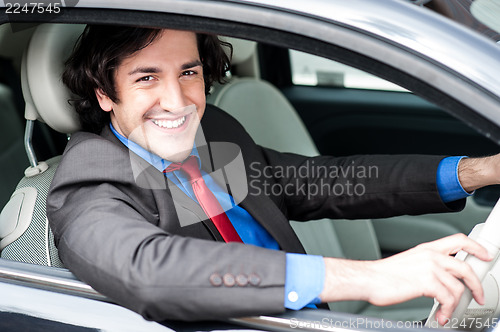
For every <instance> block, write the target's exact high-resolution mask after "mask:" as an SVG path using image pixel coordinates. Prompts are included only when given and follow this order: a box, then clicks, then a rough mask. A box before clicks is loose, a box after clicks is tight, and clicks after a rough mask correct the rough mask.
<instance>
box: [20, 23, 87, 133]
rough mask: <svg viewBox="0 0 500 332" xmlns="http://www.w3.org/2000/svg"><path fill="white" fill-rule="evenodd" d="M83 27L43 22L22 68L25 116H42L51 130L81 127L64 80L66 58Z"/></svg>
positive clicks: (29, 118)
mask: <svg viewBox="0 0 500 332" xmlns="http://www.w3.org/2000/svg"><path fill="white" fill-rule="evenodd" d="M83 29H84V26H83V25H59V24H43V25H41V26H39V27H38V28H37V29H36V31H35V33H34V34H33V37H32V39H31V42H30V45H29V48H28V52H27V54H26V60H25V61H26V66H24V67H23V68H22V70H23V71H25V72H23V75H22V79H23V94H24V96H25V100H26V104H27V105H26V114H25V116H26V119H28V120H40V119H43V121H44V122H45V123H47V124H48V125H49V126H50V127H51V128H52V129H54V130H57V131H59V132H61V133H73V132H75V131H77V130H78V129H79V128H80V125H79V122H78V117H77V114H76V112H75V111H74V110H73V108H72V107H71V106H70V105H69V103H68V102H67V101H68V100H69V99H70V97H71V95H70V92H69V90H68V89H67V88H66V87H65V86H64V85H63V83H62V81H61V74H62V72H63V68H64V61H65V60H66V58H67V57H68V56H69V54H70V53H71V50H72V49H73V45H74V44H75V42H76V40H77V38H78V36H79V35H80V34H81V33H82V31H83Z"/></svg>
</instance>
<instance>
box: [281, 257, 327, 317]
mask: <svg viewBox="0 0 500 332" xmlns="http://www.w3.org/2000/svg"><path fill="white" fill-rule="evenodd" d="M324 283H325V263H324V261H323V257H321V256H313V255H301V254H286V277H285V308H288V309H293V310H300V309H302V308H303V307H305V306H308V305H309V304H317V303H320V302H321V300H320V299H319V294H321V291H323V286H324Z"/></svg>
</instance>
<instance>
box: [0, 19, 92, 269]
mask: <svg viewBox="0 0 500 332" xmlns="http://www.w3.org/2000/svg"><path fill="white" fill-rule="evenodd" d="M83 28H84V26H82V25H58V24H43V25H41V26H39V27H38V28H37V29H36V30H35V32H34V34H33V37H32V38H31V41H30V43H29V45H28V47H27V50H26V51H25V53H24V55H23V60H22V62H23V63H22V65H21V81H22V86H23V96H24V100H25V104H26V108H25V118H26V120H27V125H26V138H25V145H26V151H27V153H28V158H29V160H30V164H31V166H30V167H28V168H27V169H26V171H25V176H24V178H23V179H21V181H20V182H19V184H18V185H17V187H16V190H15V191H14V193H13V194H12V196H11V198H10V200H9V202H8V203H7V204H6V205H5V207H4V208H3V210H2V212H1V214H0V230H1V232H0V250H1V253H0V257H2V258H4V259H11V260H16V261H21V262H26V263H32V264H39V265H47V266H54V267H63V264H62V262H61V260H60V259H59V256H58V254H57V249H56V247H55V245H54V238H53V234H52V232H51V230H50V228H49V226H48V220H47V216H46V211H45V204H46V199H47V194H48V191H49V187H50V183H51V181H52V177H53V176H54V173H55V170H56V168H57V165H58V163H59V159H60V156H56V157H54V158H51V159H49V160H47V161H45V162H44V161H42V162H39V161H38V160H37V158H36V155H35V152H34V151H33V148H32V145H31V136H32V133H33V131H32V130H33V124H34V122H35V121H37V120H38V121H44V122H45V123H47V124H48V125H49V126H50V127H51V128H52V129H54V130H56V131H58V132H61V133H73V132H75V131H77V130H78V129H79V122H78V118H77V116H76V114H75V112H74V111H73V110H72V107H71V106H70V105H69V104H68V102H67V100H68V99H70V94H69V91H68V90H67V89H66V88H65V87H64V85H63V83H62V82H61V80H60V76H61V73H62V71H63V67H64V60H65V59H66V58H67V57H68V55H69V54H70V52H71V50H72V48H73V45H74V44H75V42H76V40H77V38H78V36H79V35H80V34H81V32H82V31H83Z"/></svg>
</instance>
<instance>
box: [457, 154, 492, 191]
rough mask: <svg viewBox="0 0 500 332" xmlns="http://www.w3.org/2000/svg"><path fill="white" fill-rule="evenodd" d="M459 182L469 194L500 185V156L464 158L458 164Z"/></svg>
mask: <svg viewBox="0 0 500 332" xmlns="http://www.w3.org/2000/svg"><path fill="white" fill-rule="evenodd" d="M458 180H459V181H460V184H461V185H462V187H463V188H464V190H465V191H467V192H472V191H474V190H476V189H479V188H481V187H484V186H489V185H492V184H500V154H497V155H494V156H491V157H484V158H463V159H462V160H460V163H459V164H458Z"/></svg>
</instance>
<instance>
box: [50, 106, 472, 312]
mask: <svg viewBox="0 0 500 332" xmlns="http://www.w3.org/2000/svg"><path fill="white" fill-rule="evenodd" d="M202 126H203V129H204V132H205V136H206V139H207V142H208V143H209V144H208V146H206V147H205V149H201V151H200V155H201V156H202V160H203V159H204V156H209V157H208V159H205V160H204V161H203V166H202V167H203V168H204V169H205V170H206V171H207V172H215V171H217V170H218V169H222V168H224V165H228V164H231V165H232V164H234V160H236V159H238V158H236V157H235V156H239V157H241V158H242V161H243V162H242V163H241V164H238V163H236V164H237V165H236V166H234V165H233V166H234V167H233V170H234V169H236V170H237V171H238V172H239V173H238V172H236V173H238V174H244V176H245V177H246V178H244V179H241V178H240V179H237V177H235V176H234V175H231V174H233V173H231V171H229V170H228V169H226V170H225V172H223V175H224V176H226V180H227V177H229V178H231V177H232V178H233V182H234V181H236V182H237V184H238V185H237V186H236V187H235V186H233V187H232V188H231V186H229V190H230V192H231V193H232V194H234V196H235V197H238V198H239V200H240V201H241V202H240V204H239V205H240V206H242V207H243V208H244V209H246V210H247V211H248V212H249V213H250V214H251V215H252V216H253V217H254V218H255V220H257V221H258V222H259V223H260V224H261V225H262V226H263V227H264V228H265V229H266V230H267V231H268V232H269V233H270V234H271V235H272V236H273V237H274V238H275V239H276V241H277V242H278V243H279V245H280V247H281V249H282V251H275V250H267V249H263V248H258V247H255V246H251V245H244V244H238V243H228V244H226V243H223V242H222V238H221V236H220V234H219V233H218V232H217V229H216V228H215V226H214V225H213V224H212V222H211V221H210V220H209V219H207V218H206V216H205V215H204V214H203V211H201V209H200V208H199V206H198V205H197V204H195V203H194V202H193V201H192V200H190V199H189V198H187V196H185V195H184V194H183V193H182V192H180V191H179V190H178V189H177V187H176V186H172V184H171V183H170V181H169V180H167V179H166V177H165V176H164V174H162V173H161V172H159V171H158V170H156V169H154V168H153V167H152V166H150V165H149V164H148V163H146V162H144V160H142V159H140V158H139V157H137V156H135V155H134V154H133V153H131V152H130V151H129V150H128V149H127V148H126V147H125V146H124V145H123V144H122V143H121V142H119V141H118V140H117V138H116V137H115V136H114V135H113V134H112V133H111V131H110V130H109V128H106V129H105V130H104V131H103V132H102V133H101V135H95V134H90V133H83V132H82V133H77V134H74V135H73V136H72V138H71V140H70V142H69V143H68V146H67V148H66V150H65V153H64V156H63V158H62V161H61V163H60V165H59V167H58V170H57V173H56V175H55V178H54V181H53V183H52V186H51V191H50V194H49V198H48V201H47V215H48V218H49V221H50V226H51V228H52V230H53V232H54V236H55V241H56V245H57V246H58V248H59V255H60V256H61V259H62V261H63V262H64V264H65V265H66V266H67V267H68V268H69V269H70V270H71V271H72V272H73V273H74V274H75V275H76V276H77V277H78V278H80V279H81V280H83V281H85V282H87V283H88V284H90V285H91V286H92V287H94V288H95V289H96V290H97V291H99V292H101V293H102V294H104V295H107V296H109V297H110V298H111V299H113V300H115V301H116V302H117V303H119V304H121V305H123V306H125V307H128V308H130V309H132V310H134V311H136V312H138V313H140V314H141V315H143V316H144V317H145V318H146V319H150V320H156V321H162V320H165V319H181V320H201V319H215V318H227V317H235V316H246V315H255V314H265V313H277V312H281V311H283V310H284V307H283V300H284V282H285V252H298V253H303V252H304V250H303V248H302V245H301V244H300V242H299V240H298V239H297V237H296V235H295V234H294V232H293V230H292V229H291V227H290V226H289V223H288V220H289V219H294V220H310V219H319V218H325V217H329V218H378V217H379V218H380V217H389V216H393V215H400V214H420V213H433V212H444V211H455V210H458V209H460V208H462V207H463V205H464V201H459V202H455V203H453V204H448V205H445V204H443V203H442V201H441V199H440V198H439V194H438V193H437V190H436V183H435V178H436V170H437V165H438V163H439V161H440V160H441V159H442V157H433V156H397V157H395V156H355V157H349V158H333V157H315V158H306V157H302V156H298V155H294V154H284V153H279V152H276V151H273V150H269V149H265V148H262V147H260V146H257V145H256V144H255V143H254V142H253V141H252V139H251V138H250V137H249V135H248V134H247V133H246V132H245V130H244V129H243V127H242V126H241V125H240V124H239V123H238V122H236V121H235V120H234V119H233V118H232V117H230V116H229V115H228V114H226V113H224V112H222V111H220V110H219V109H217V108H215V107H213V106H208V107H207V110H206V112H205V115H204V118H203V120H202ZM217 142H223V143H224V144H229V145H226V147H227V146H229V147H230V148H227V149H226V148H223V149H222V150H225V153H222V154H221V155H220V156H218V158H212V159H211V158H210V157H213V156H214V155H216V154H217V151H216V150H217V149H216V148H215V147H216V146H217V145H218V144H219V143H217ZM349 166H352V167H354V170H357V171H359V170H362V167H365V170H366V169H367V167H372V169H373V167H375V168H376V171H377V172H376V174H375V173H373V174H371V176H363V175H362V174H361V173H359V172H354V171H353V172H351V171H350V170H351V169H350V168H349ZM320 167H326V168H324V169H327V170H329V173H328V174H326V176H318V175H317V174H315V173H314V172H315V171H316V172H317V171H318V170H319V169H321V168H320ZM360 167H361V168H360ZM298 169H302V173H295V174H293V172H292V171H293V170H298ZM286 170H288V172H287V171H286ZM335 170H336V171H337V172H336V173H335ZM342 170H344V171H343V172H342ZM346 170H347V171H346ZM241 172H243V173H241ZM214 174H215V173H214ZM365 175H366V174H365ZM238 181H239V183H238ZM229 182H231V181H229ZM241 183H244V184H249V185H248V186H244V187H245V188H246V189H247V192H246V193H245V190H243V191H241V190H240V191H239V189H241V187H240V185H241ZM325 184H326V185H327V186H330V187H331V188H333V187H334V186H337V188H341V187H342V186H343V187H342V188H344V189H346V188H347V186H348V185H349V184H351V185H352V186H354V185H362V188H363V189H364V191H363V194H362V195H355V194H353V195H348V194H347V193H346V192H345V193H344V194H342V195H337V194H338V193H339V190H337V191H336V194H332V192H327V190H323V191H322V192H320V193H319V194H316V195H314V196H312V195H311V193H310V192H308V191H307V188H309V189H310V188H316V189H317V188H320V186H322V187H323V188H325ZM222 185H224V184H222ZM339 186H341V187H339ZM234 188H236V190H235V192H234V193H233V192H232V191H233V189H234ZM238 188H239V189H238ZM270 188H274V189H275V190H270ZM276 188H282V189H284V188H287V190H282V191H281V192H280V191H279V190H276ZM304 188H305V189H304ZM358 188H361V187H359V186H358ZM358 193H359V192H358Z"/></svg>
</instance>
